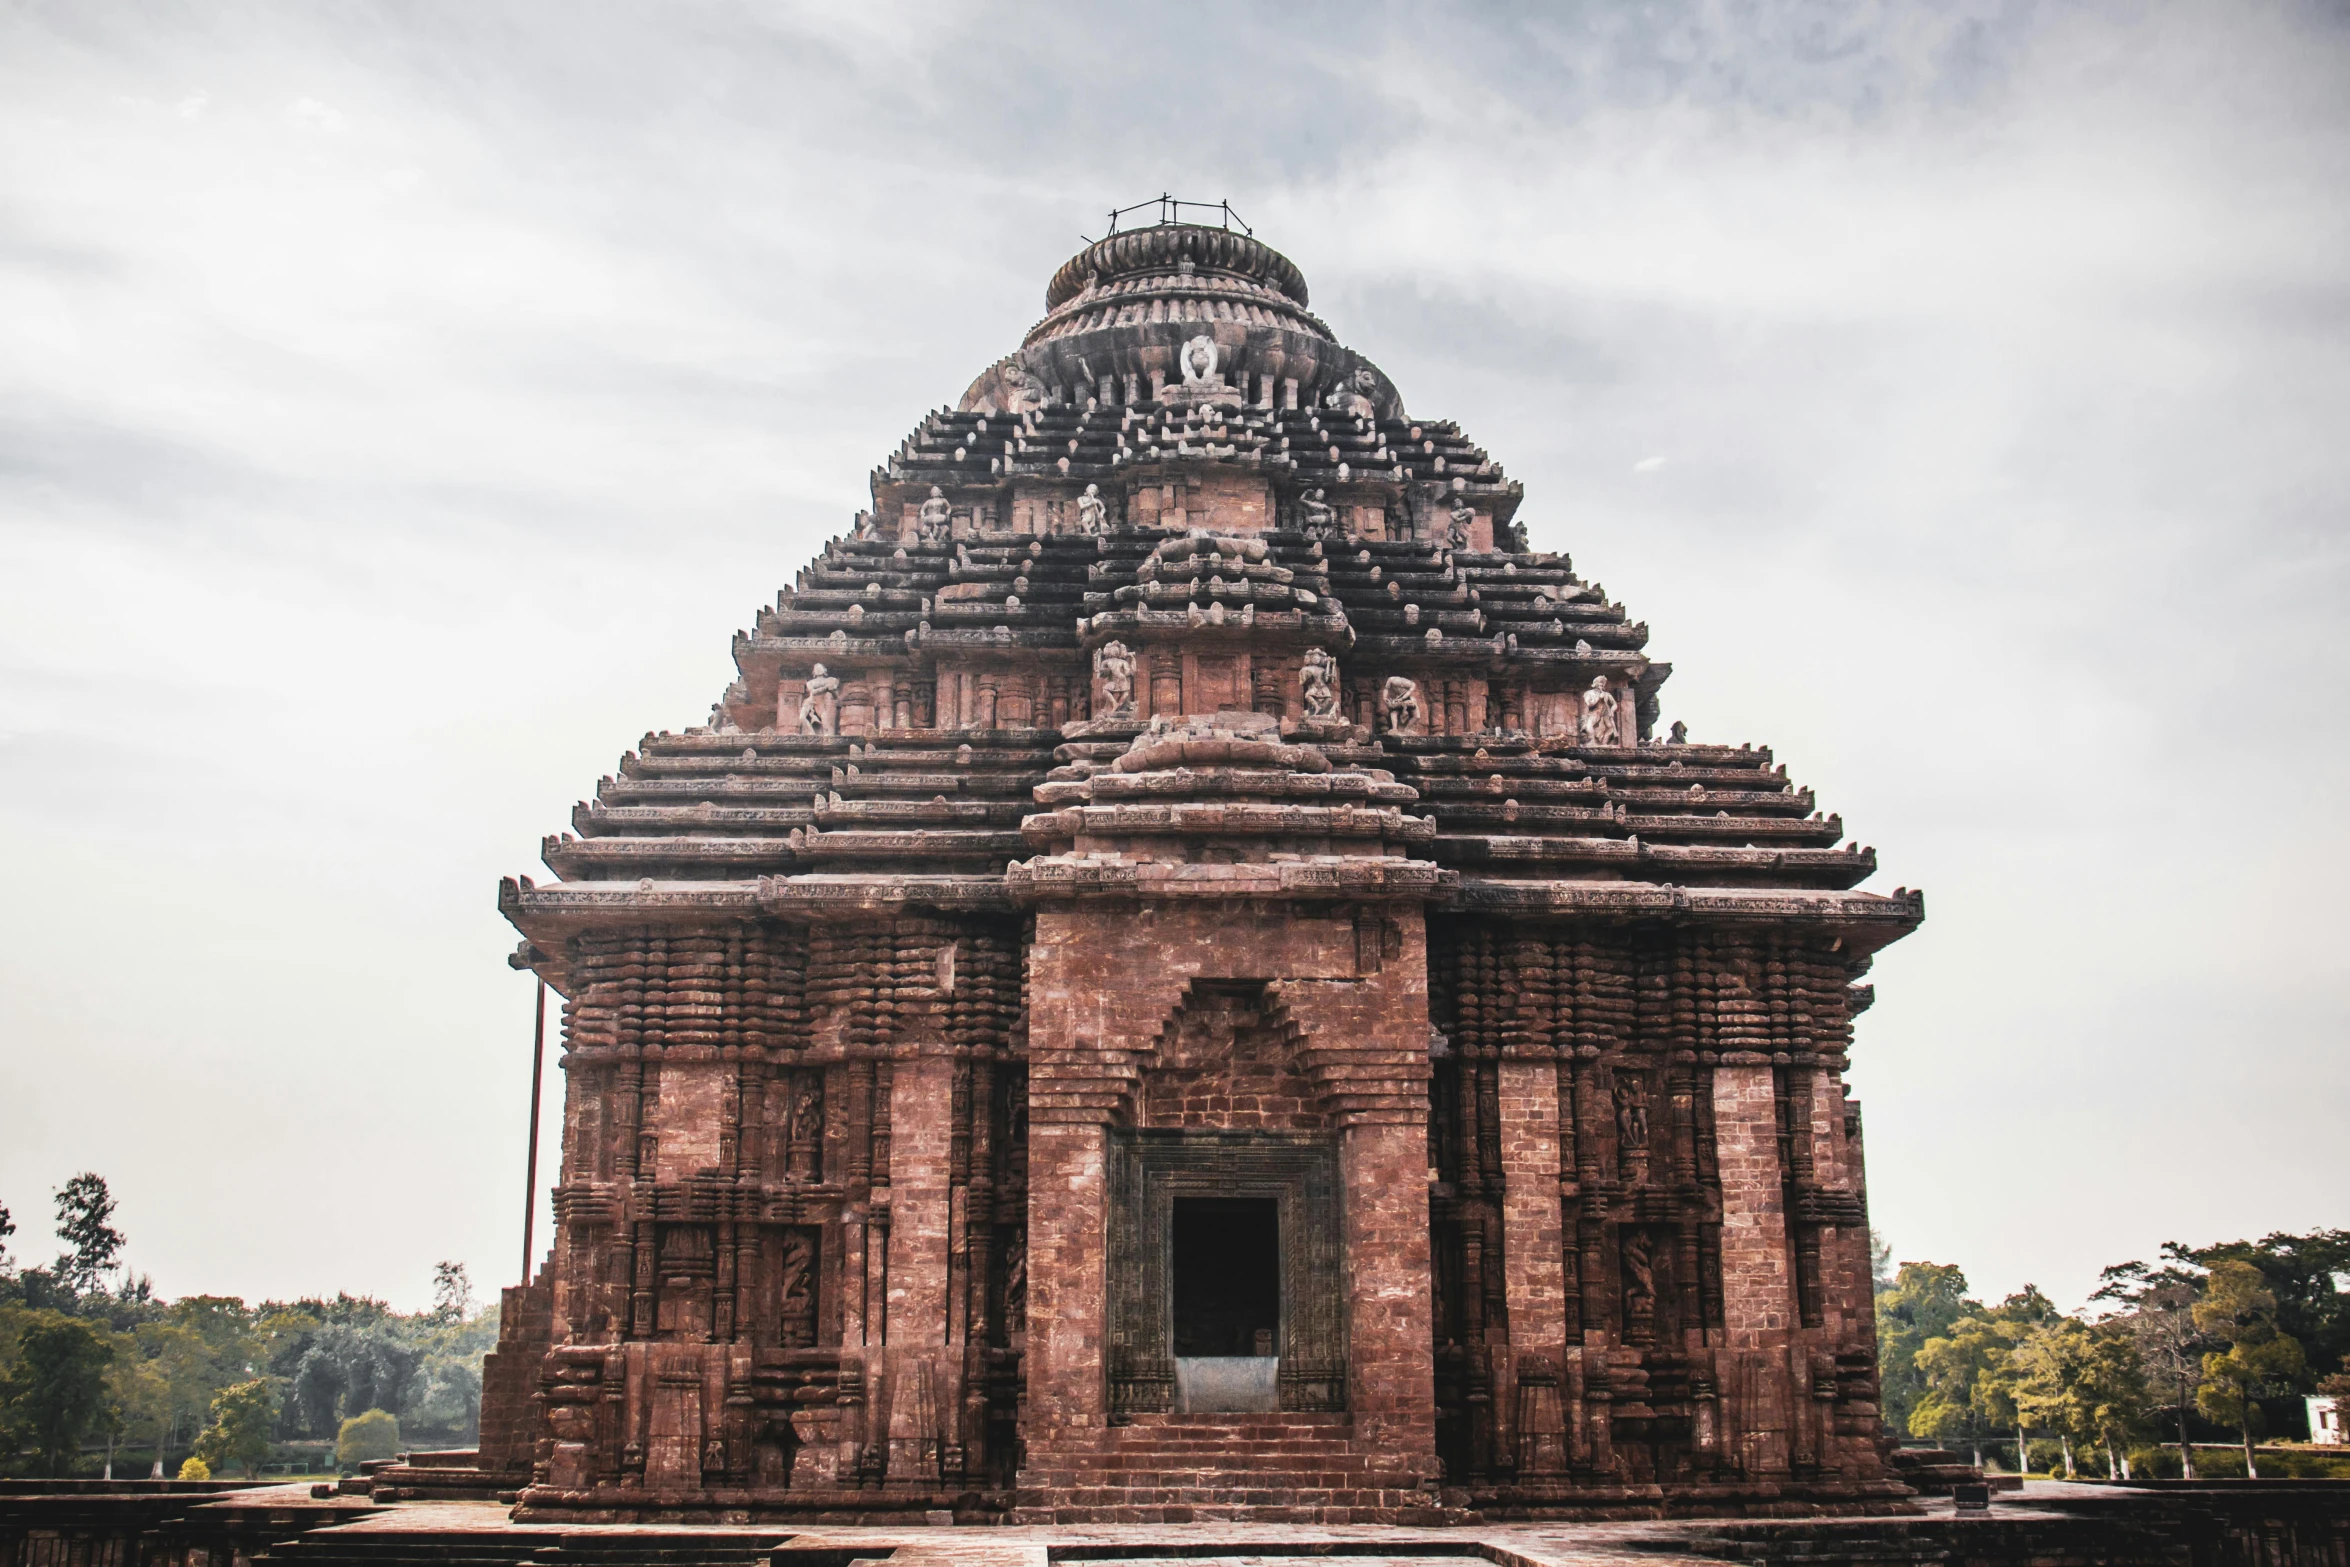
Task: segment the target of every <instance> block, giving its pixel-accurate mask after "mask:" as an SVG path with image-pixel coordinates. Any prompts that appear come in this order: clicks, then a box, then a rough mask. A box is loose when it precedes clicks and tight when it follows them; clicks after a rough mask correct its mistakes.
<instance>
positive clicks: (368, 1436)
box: [335, 1409, 400, 1470]
mask: <svg viewBox="0 0 2350 1567" xmlns="http://www.w3.org/2000/svg"><path fill="white" fill-rule="evenodd" d="M399 1451H400V1417H399V1416H397V1415H395V1414H392V1413H391V1412H389V1411H388V1410H382V1409H370V1410H369V1411H367V1413H365V1414H363V1415H353V1416H352V1417H351V1418H350V1419H348V1420H346V1421H344V1422H343V1428H342V1430H341V1431H339V1432H337V1433H336V1435H335V1464H336V1465H337V1467H339V1468H342V1469H346V1470H356V1469H357V1468H358V1467H359V1466H360V1465H361V1464H363V1463H366V1462H367V1461H369V1460H370V1459H376V1458H392V1457H396V1456H398V1454H399Z"/></svg>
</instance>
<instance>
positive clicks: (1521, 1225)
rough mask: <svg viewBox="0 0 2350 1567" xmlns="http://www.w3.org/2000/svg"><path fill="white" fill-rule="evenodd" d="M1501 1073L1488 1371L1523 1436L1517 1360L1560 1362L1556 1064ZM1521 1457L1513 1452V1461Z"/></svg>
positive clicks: (1516, 1063) (1563, 1332)
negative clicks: (1497, 1266) (1492, 1356)
mask: <svg viewBox="0 0 2350 1567" xmlns="http://www.w3.org/2000/svg"><path fill="white" fill-rule="evenodd" d="M1500 1073H1501V1085H1500V1086H1501V1093H1500V1100H1499V1103H1500V1109H1501V1178H1502V1200H1501V1233H1502V1264H1503V1269H1504V1272H1503V1279H1504V1283H1505V1286H1506V1289H1507V1294H1508V1306H1509V1344H1508V1346H1507V1353H1506V1355H1504V1356H1503V1357H1502V1363H1501V1364H1500V1365H1499V1366H1497V1367H1496V1368H1495V1369H1496V1371H1497V1372H1498V1373H1499V1376H1500V1380H1501V1382H1502V1386H1500V1387H1498V1388H1496V1389H1495V1392H1496V1394H1497V1395H1498V1396H1499V1397H1501V1398H1503V1399H1505V1400H1507V1403H1506V1404H1505V1406H1504V1407H1505V1408H1507V1409H1508V1410H1509V1411H1510V1419H1511V1429H1512V1431H1513V1432H1514V1433H1517V1434H1518V1435H1519V1436H1521V1437H1522V1435H1523V1427H1524V1415H1523V1412H1521V1411H1520V1410H1519V1409H1518V1407H1517V1391H1518V1378H1517V1364H1518V1362H1519V1361H1520V1360H1521V1359H1523V1358H1524V1357H1525V1356H1528V1355H1542V1356H1546V1357H1548V1358H1549V1359H1550V1361H1551V1362H1552V1364H1554V1365H1559V1364H1563V1357H1564V1355H1565V1351H1566V1343H1567V1287H1566V1286H1567V1278H1566V1259H1565V1253H1564V1251H1563V1249H1562V1248H1563V1246H1564V1239H1563V1235H1562V1230H1561V1225H1562V1215H1561V1210H1560V1207H1559V1087H1558V1064H1557V1063H1556V1062H1555V1061H1552V1060H1549V1059H1547V1058H1545V1059H1538V1060H1505V1061H1502V1062H1501V1063H1500ZM1525 1461H1526V1459H1525V1455H1524V1454H1523V1453H1521V1454H1520V1455H1519V1462H1520V1463H1521V1464H1522V1463H1524V1462H1525Z"/></svg>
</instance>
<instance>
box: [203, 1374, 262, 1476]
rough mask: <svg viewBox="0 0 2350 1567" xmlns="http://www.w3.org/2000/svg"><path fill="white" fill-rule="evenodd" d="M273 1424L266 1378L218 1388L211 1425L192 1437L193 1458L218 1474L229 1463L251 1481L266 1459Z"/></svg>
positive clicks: (256, 1378)
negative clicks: (242, 1470) (240, 1467)
mask: <svg viewBox="0 0 2350 1567" xmlns="http://www.w3.org/2000/svg"><path fill="white" fill-rule="evenodd" d="M276 1423H277V1395H276V1394H274V1393H272V1392H271V1391H270V1389H269V1380H268V1378H266V1377H255V1378H254V1379H253V1380H252V1381H250V1382H239V1383H238V1384H236V1386H234V1387H226V1388H222V1389H221V1390H220V1392H219V1393H218V1394H216V1395H215V1396H214V1398H213V1400H212V1423H211V1424H210V1425H208V1426H206V1427H205V1428H204V1432H203V1434H202V1435H201V1436H199V1437H197V1438H196V1456H197V1457H198V1458H201V1459H203V1460H204V1464H205V1467H206V1468H208V1469H210V1470H211V1471H212V1472H213V1473H215V1474H218V1473H219V1472H220V1471H221V1470H222V1469H223V1468H225V1467H226V1466H228V1465H230V1464H240V1465H242V1466H243V1467H244V1471H245V1478H247V1479H248V1480H250V1479H253V1478H255V1475H256V1471H258V1470H259V1469H260V1467H261V1465H262V1463H263V1462H264V1461H265V1460H267V1459H268V1457H269V1429H270V1427H271V1426H273V1425H275V1424H276Z"/></svg>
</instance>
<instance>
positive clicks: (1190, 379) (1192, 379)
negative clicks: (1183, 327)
mask: <svg viewBox="0 0 2350 1567" xmlns="http://www.w3.org/2000/svg"><path fill="white" fill-rule="evenodd" d="M1180 363H1181V364H1182V366H1183V384H1184V385H1185V386H1221V385H1223V384H1224V378H1223V377H1222V376H1220V375H1218V374H1216V340H1215V339H1214V338H1212V337H1210V336H1208V335H1207V334H1206V333H1205V332H1202V333H1201V334H1200V335H1199V336H1197V337H1195V338H1193V339H1192V340H1191V341H1190V342H1188V343H1186V344H1184V345H1183V358H1182V360H1181V361H1180Z"/></svg>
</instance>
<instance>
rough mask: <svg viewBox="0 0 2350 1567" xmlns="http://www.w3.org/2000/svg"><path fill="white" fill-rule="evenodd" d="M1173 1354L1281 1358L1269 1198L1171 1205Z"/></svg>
mask: <svg viewBox="0 0 2350 1567" xmlns="http://www.w3.org/2000/svg"><path fill="white" fill-rule="evenodd" d="M1174 1218H1175V1224H1174V1230H1175V1234H1174V1242H1175V1255H1174V1257H1173V1259H1172V1261H1173V1262H1174V1268H1173V1270H1172V1271H1173V1273H1174V1275H1175V1277H1174V1288H1173V1290H1172V1294H1173V1296H1174V1299H1173V1301H1172V1302H1171V1304H1172V1305H1173V1307H1174V1311H1173V1315H1174V1318H1175V1322H1174V1327H1175V1353H1176V1354H1178V1355H1276V1354H1279V1353H1280V1351H1281V1218H1280V1212H1279V1209H1278V1207H1277V1206H1276V1205H1275V1203H1274V1201H1273V1199H1272V1198H1270V1197H1255V1198H1233V1197H1178V1198H1176V1199H1175V1214H1174Z"/></svg>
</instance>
